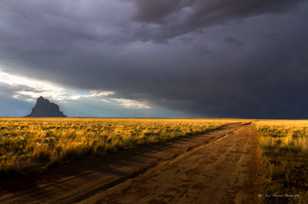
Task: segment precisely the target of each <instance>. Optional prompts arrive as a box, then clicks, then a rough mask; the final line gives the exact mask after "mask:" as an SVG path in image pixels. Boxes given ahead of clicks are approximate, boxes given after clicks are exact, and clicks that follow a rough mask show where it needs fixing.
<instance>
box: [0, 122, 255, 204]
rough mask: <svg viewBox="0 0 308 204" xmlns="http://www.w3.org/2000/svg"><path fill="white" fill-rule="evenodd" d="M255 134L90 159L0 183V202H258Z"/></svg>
mask: <svg viewBox="0 0 308 204" xmlns="http://www.w3.org/2000/svg"><path fill="white" fill-rule="evenodd" d="M258 155H259V153H258V146H257V140H256V132H255V130H254V129H253V128H252V127H250V126H249V125H243V124H234V125H228V126H225V127H224V128H222V129H221V130H218V131H215V132H212V133H209V134H207V135H202V136H196V137H192V138H186V139H180V140H177V141H173V142H172V143H169V144H165V145H154V146H144V147H141V148H138V149H136V150H133V151H127V152H121V153H117V154H113V155H108V156H106V157H103V159H102V157H98V158H91V159H89V160H82V161H78V162H74V163H72V164H67V165H64V166H61V167H58V168H55V169H52V170H51V171H50V172H49V173H48V175H40V176H38V177H32V178H28V179H19V180H18V181H6V182H1V184H0V203H77V202H81V203H112V204H117V203H153V204H154V203H257V202H258V193H259V191H260V190H261V189H260V185H259V183H258V180H259V178H258V171H259V168H260V164H259V158H258Z"/></svg>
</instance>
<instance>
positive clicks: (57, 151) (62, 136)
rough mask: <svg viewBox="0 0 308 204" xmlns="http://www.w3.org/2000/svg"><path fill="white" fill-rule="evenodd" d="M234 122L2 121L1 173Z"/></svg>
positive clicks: (167, 139)
mask: <svg viewBox="0 0 308 204" xmlns="http://www.w3.org/2000/svg"><path fill="white" fill-rule="evenodd" d="M231 121H232V120H202V119H200V120H198V119H78V118H76V119H74V118H73V119H59V118H54V119H46V118H45V119H44V118H43V119H23V118H2V119H0V173H1V174H3V173H5V172H6V173H10V172H22V171H28V170H30V171H33V170H43V169H45V168H47V167H49V166H50V165H52V164H54V163H57V162H61V161H63V160H68V159H72V158H76V157H80V156H84V155H95V154H98V153H106V152H113V151H117V150H119V149H128V148H133V147H135V146H136V145H140V144H153V143H159V142H165V141H169V140H172V139H174V138H179V137H185V136H190V135H196V134H202V133H205V132H207V131H210V130H212V129H215V128H217V127H218V126H220V125H222V124H224V123H227V122H231Z"/></svg>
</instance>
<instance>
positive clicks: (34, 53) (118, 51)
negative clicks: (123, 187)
mask: <svg viewBox="0 0 308 204" xmlns="http://www.w3.org/2000/svg"><path fill="white" fill-rule="evenodd" d="M217 2H218V3H217ZM298 2H299V1H296V0H295V1H294V0H293V1H291V0H290V1H287V0H281V1H278V0H277V1H274V0H271V1H253V0H250V1H240V0H237V1H231V0H229V1H227V0H223V1H201V0H200V1H198V0H195V1H168V0H164V1H161V0H157V1H154V0H153V1H150V0H148V1H141V0H137V1H133V0H114V1H99V0H93V1H78V2H76V1H70V0H65V1H63V0H61V1H60V0H55V1H47V0H46V1H41V0H40V1H38V0H28V1H17V0H10V1H8V0H4V1H1V2H0V66H1V67H2V69H5V71H7V72H12V73H18V74H23V75H26V76H29V77H30V76H31V77H34V78H40V79H44V80H48V81H53V82H57V83H59V84H63V85H66V86H71V87H76V88H81V89H101V90H112V91H115V92H116V95H117V96H119V97H126V98H131V99H138V100H146V101H150V102H151V104H154V106H156V105H157V106H161V107H166V108H169V109H172V110H177V111H180V112H183V113H192V114H195V115H200V116H204V115H211V116H251V117H269V116H273V117H275V116H276V117H277V116H280V117H283V116H294V117H302V116H308V108H307V105H306V104H308V97H306V96H305V94H304V89H305V87H307V86H308V80H307V79H308V73H307V71H306V70H307V65H308V62H307V57H306V53H307V52H308V44H307V43H305V42H307V41H308V37H307V36H308V29H307V26H306V23H305V19H307V17H308V12H307V11H308V7H307V3H301V4H299V5H300V6H298V8H296V9H295V6H296V5H298ZM273 14H275V15H273ZM276 14H279V15H276ZM136 18H137V20H136ZM234 19H241V21H236V22H235V21H233V20H234ZM224 22H229V23H228V24H223V23H224ZM213 25H215V26H213ZM197 28H198V29H199V28H200V29H202V32H199V31H200V29H199V30H198V29H197ZM196 29H197V30H196ZM1 67H0V69H1ZM1 97H2V96H1ZM97 103H99V102H97ZM81 108H82V107H81Z"/></svg>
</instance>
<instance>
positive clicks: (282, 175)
mask: <svg viewBox="0 0 308 204" xmlns="http://www.w3.org/2000/svg"><path fill="white" fill-rule="evenodd" d="M256 127H257V130H258V132H259V133H260V136H259V143H260V146H261V148H262V151H263V159H264V163H265V168H266V173H267V175H266V177H267V181H266V186H265V191H266V193H267V194H268V195H287V196H290V197H298V198H308V121H305V120H299V121H287V120H275V121H274V120H264V121H257V122H256Z"/></svg>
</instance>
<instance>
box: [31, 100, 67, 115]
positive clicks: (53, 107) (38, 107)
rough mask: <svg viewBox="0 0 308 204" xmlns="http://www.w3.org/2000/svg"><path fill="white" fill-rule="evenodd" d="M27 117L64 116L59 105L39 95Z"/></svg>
mask: <svg viewBox="0 0 308 204" xmlns="http://www.w3.org/2000/svg"><path fill="white" fill-rule="evenodd" d="M28 117H66V116H65V115H64V113H63V112H62V111H61V110H60V107H59V106H58V105H57V104H55V103H52V102H50V101H49V100H48V99H45V98H44V97H42V96H41V97H39V98H38V99H37V101H36V104H35V106H34V107H33V109H32V112H31V114H30V115H28Z"/></svg>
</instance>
